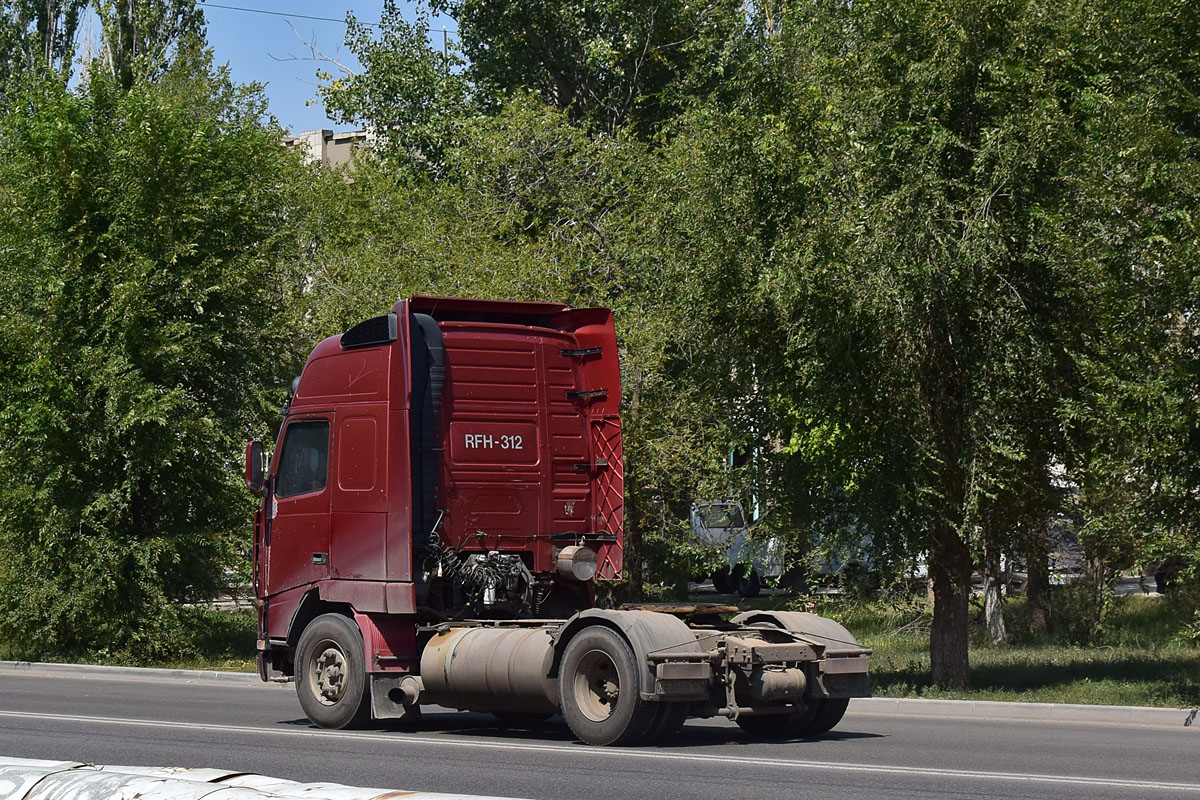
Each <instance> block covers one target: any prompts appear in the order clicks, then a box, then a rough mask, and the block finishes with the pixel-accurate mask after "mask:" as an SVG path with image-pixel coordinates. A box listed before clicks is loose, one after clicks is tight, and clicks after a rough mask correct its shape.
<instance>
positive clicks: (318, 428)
mask: <svg viewBox="0 0 1200 800" xmlns="http://www.w3.org/2000/svg"><path fill="white" fill-rule="evenodd" d="M280 452H281V454H280V456H279V459H280V460H279V470H278V471H277V472H276V473H275V495H276V497H295V496H296V495H301V494H312V493H313V492H319V491H322V490H323V489H324V488H325V484H326V483H327V482H328V480H329V421H328V420H311V421H310V420H305V421H301V422H293V423H292V424H290V425H288V427H287V433H285V434H284V436H283V447H282V448H281V450H280Z"/></svg>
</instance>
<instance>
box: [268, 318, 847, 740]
mask: <svg viewBox="0 0 1200 800" xmlns="http://www.w3.org/2000/svg"><path fill="white" fill-rule="evenodd" d="M619 404H620V382H619V372H618V368H617V346H616V336H615V333H614V329H613V321H612V315H611V313H610V312H609V311H607V310H604V309H571V308H568V307H566V306H562V305H557V304H552V303H527V302H493V301H486V300H462V299H450V298H436V297H413V298H411V299H409V300H403V301H400V302H398V303H397V304H396V305H395V306H394V307H393V308H392V310H391V312H390V313H388V314H385V315H383V316H379V317H374V318H372V319H369V320H367V321H365V322H363V323H361V324H359V325H356V326H354V327H352V328H350V329H349V330H348V331H346V332H345V333H344V334H342V335H340V336H332V337H330V338H328V339H326V340H324V341H323V342H321V343H320V344H318V345H317V347H316V349H314V350H313V352H312V354H311V355H310V356H309V358H308V362H307V364H306V365H305V367H304V371H303V373H302V374H301V375H300V377H299V378H297V379H296V380H295V381H294V382H293V391H292V394H291V397H290V398H289V401H288V403H287V405H286V406H285V419H284V422H283V427H282V429H281V431H280V435H279V442H280V444H279V449H278V451H277V453H276V454H275V457H274V458H273V459H272V461H271V464H270V466H269V468H268V467H267V465H266V459H265V457H264V450H263V446H262V444H261V443H259V442H251V443H250V444H249V445H248V446H247V448H246V483H247V485H248V486H249V487H250V488H251V489H252V490H253V491H255V492H257V493H258V494H260V495H262V498H263V502H262V506H261V508H260V510H259V511H258V512H257V514H256V515H255V523H254V539H255V546H254V588H255V594H256V596H257V598H258V609H259V622H258V630H259V633H258V661H259V675H260V676H261V677H262V679H263V680H279V681H295V684H296V692H297V696H298V698H299V701H300V705H301V707H302V708H303V709H304V713H305V714H307V715H308V718H309V719H310V720H312V721H313V722H314V723H316V724H317V725H320V726H322V727H329V728H344V727H351V726H355V725H358V724H362V723H365V722H367V721H369V720H372V719H389V718H398V717H406V716H416V715H418V714H419V710H420V707H421V706H422V705H424V704H438V705H441V706H448V707H450V708H458V709H467V710H472V711H481V712H492V713H494V714H495V715H496V716H497V717H499V718H500V719H501V720H502V721H507V722H513V721H515V722H518V723H528V722H529V721H530V720H535V719H540V718H543V717H546V716H549V715H551V714H554V713H561V714H562V715H563V717H564V718H565V720H566V722H567V725H568V726H569V727H570V729H571V731H572V732H574V734H575V735H576V736H577V737H579V739H581V740H582V741H584V742H587V743H589V744H597V745H607V744H632V743H635V742H639V741H648V740H653V739H661V738H665V737H670V736H671V735H672V734H673V733H674V732H675V731H676V730H677V729H678V728H679V727H680V725H681V724H682V723H683V721H684V720H685V719H686V718H687V717H689V716H699V717H711V716H716V715H720V716H725V717H728V718H730V719H733V720H735V721H736V722H737V724H738V725H740V726H741V727H742V728H744V729H745V730H746V731H747V732H749V733H750V734H753V735H756V736H771V737H784V736H799V735H808V736H812V735H817V734H820V733H823V732H825V731H827V730H829V729H830V728H832V727H833V726H834V725H836V724H837V723H838V721H839V720H840V719H841V717H842V714H843V713H844V712H845V710H846V705H847V703H848V702H849V699H850V698H852V697H863V696H866V695H867V694H868V681H867V656H868V655H869V653H870V651H869V650H868V649H867V648H864V647H861V646H859V644H858V643H857V642H856V641H855V639H854V637H853V636H852V635H851V634H850V633H849V631H847V630H846V629H845V628H843V627H842V626H841V625H839V624H837V623H836V622H833V621H831V620H828V619H824V618H821V617H817V616H815V615H812V614H800V613H787V612H748V613H743V614H739V615H737V616H734V617H733V618H732V619H725V618H723V616H722V613H723V612H724V611H726V610H727V609H724V608H722V607H719V606H717V607H713V606H703V605H693V606H685V607H645V606H642V607H639V606H626V607H623V608H621V609H619V610H608V609H601V608H596V607H595V597H596V581H598V580H599V581H612V580H616V579H618V578H619V577H620V576H621V569H622V558H623V549H622V544H623V514H622V510H623V477H622V475H623V471H622V461H621V425H620V419H619V417H618V414H617V410H618V406H619Z"/></svg>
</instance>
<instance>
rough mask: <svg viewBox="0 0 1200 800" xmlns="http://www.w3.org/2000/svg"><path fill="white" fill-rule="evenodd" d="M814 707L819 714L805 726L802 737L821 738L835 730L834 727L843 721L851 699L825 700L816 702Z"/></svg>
mask: <svg viewBox="0 0 1200 800" xmlns="http://www.w3.org/2000/svg"><path fill="white" fill-rule="evenodd" d="M813 705H814V706H816V709H817V712H816V714H814V715H813V718H812V719H811V720H810V721H809V722H808V724H807V725H805V726H804V732H803V733H802V734H801V735H802V736H820V735H821V734H823V733H828V732H829V731H831V730H833V727H834V726H835V725H837V724H838V723H839V722H841V721H842V717H843V716H845V714H846V708H847V707H848V706H849V705H850V700H849V698H846V697H840V698H827V699H823V700H814V701H813Z"/></svg>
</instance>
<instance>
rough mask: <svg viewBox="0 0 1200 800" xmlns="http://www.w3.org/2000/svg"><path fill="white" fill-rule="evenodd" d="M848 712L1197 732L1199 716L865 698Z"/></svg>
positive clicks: (1188, 711)
mask: <svg viewBox="0 0 1200 800" xmlns="http://www.w3.org/2000/svg"><path fill="white" fill-rule="evenodd" d="M850 710H851V711H859V712H863V713H866V714H905V715H909V716H915V717H956V718H972V717H974V718H977V719H998V720H1026V721H1031V722H1098V723H1109V724H1125V725H1147V726H1154V727H1165V728H1187V729H1189V730H1194V731H1200V713H1198V711H1197V709H1194V708H1147V707H1142V706H1089V705H1072V704H1069V703H1011V702H999V701H994V700H920V699H915V698H900V697H867V698H860V699H858V700H854V701H853V702H851V704H850Z"/></svg>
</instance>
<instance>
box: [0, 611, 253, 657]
mask: <svg viewBox="0 0 1200 800" xmlns="http://www.w3.org/2000/svg"><path fill="white" fill-rule="evenodd" d="M180 618H181V629H180V630H178V631H177V632H176V633H177V635H176V637H174V638H173V639H172V640H171V644H170V645H169V646H166V647H163V648H162V649H163V650H166V651H167V652H170V653H171V655H168V656H166V657H161V658H153V657H145V656H142V657H139V656H136V655H131V654H129V653H121V652H109V651H107V650H105V651H99V652H88V651H82V652H73V653H62V654H59V655H57V656H55V655H50V654H47V653H37V652H34V653H28V652H22V651H19V650H14V649H13V648H11V647H9V646H7V645H5V644H3V643H0V660H26V659H29V658H33V659H34V660H37V661H42V662H50V663H53V662H60V663H70V664H100V665H107V666H127V667H157V668H164V669H207V670H223V671H229V672H256V671H257V670H258V664H257V661H256V652H255V639H256V638H257V626H258V619H257V615H256V612H255V611H254V610H253V609H241V610H238V611H218V610H216V609H213V608H204V607H189V608H185V609H183V610H182V612H181V614H180Z"/></svg>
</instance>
